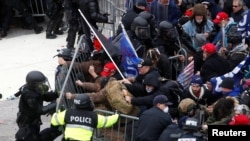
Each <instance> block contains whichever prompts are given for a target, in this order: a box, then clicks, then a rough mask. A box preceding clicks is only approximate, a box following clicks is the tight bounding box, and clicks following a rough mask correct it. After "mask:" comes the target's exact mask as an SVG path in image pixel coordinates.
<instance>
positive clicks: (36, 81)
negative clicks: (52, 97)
mask: <svg viewBox="0 0 250 141" xmlns="http://www.w3.org/2000/svg"><path fill="white" fill-rule="evenodd" d="M46 81H47V78H46V77H45V75H44V74H43V73H42V72H40V71H30V72H29V73H28V74H27V76H26V85H27V87H28V88H31V89H32V88H37V87H38V86H39V85H40V84H43V83H44V82H46Z"/></svg>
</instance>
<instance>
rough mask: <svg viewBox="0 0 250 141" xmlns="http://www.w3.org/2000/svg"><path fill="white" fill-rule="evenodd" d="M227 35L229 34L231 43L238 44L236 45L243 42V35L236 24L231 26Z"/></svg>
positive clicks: (228, 38) (228, 37)
mask: <svg viewBox="0 0 250 141" xmlns="http://www.w3.org/2000/svg"><path fill="white" fill-rule="evenodd" d="M226 35H227V40H228V42H229V43H232V44H236V45H237V44H240V43H242V35H241V34H240V32H239V31H238V28H237V26H236V25H234V26H231V27H230V28H229V30H228V32H227V34H226Z"/></svg>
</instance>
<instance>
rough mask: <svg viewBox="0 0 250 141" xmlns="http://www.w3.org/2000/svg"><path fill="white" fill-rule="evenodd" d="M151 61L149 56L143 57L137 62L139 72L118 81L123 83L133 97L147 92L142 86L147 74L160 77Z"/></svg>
mask: <svg viewBox="0 0 250 141" xmlns="http://www.w3.org/2000/svg"><path fill="white" fill-rule="evenodd" d="M152 65H153V63H152V61H151V60H150V59H149V58H143V59H142V61H141V62H140V63H139V64H138V66H137V67H138V69H139V74H138V76H136V77H129V78H127V79H123V80H121V81H120V82H121V83H123V84H125V86H126V88H127V89H128V91H129V92H130V93H132V94H133V95H134V96H135V97H138V96H144V95H145V94H146V93H147V92H146V90H145V88H144V85H143V81H144V79H145V77H146V76H147V75H149V74H152V75H154V76H155V77H156V78H159V77H160V74H159V72H158V70H157V69H156V68H155V67H153V66H152Z"/></svg>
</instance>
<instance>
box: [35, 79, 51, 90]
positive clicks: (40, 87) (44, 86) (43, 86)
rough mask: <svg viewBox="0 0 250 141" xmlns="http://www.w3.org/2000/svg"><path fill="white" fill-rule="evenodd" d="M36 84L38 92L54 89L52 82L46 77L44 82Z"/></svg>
mask: <svg viewBox="0 0 250 141" xmlns="http://www.w3.org/2000/svg"><path fill="white" fill-rule="evenodd" d="M36 86H37V87H36V90H37V92H39V93H41V94H45V93H47V92H49V91H51V90H52V89H51V86H50V83H49V81H48V79H47V78H46V80H45V81H44V82H39V83H37V85H36Z"/></svg>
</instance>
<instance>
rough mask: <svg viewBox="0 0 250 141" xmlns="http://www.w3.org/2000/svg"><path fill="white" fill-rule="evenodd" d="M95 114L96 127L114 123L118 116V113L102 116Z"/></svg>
mask: <svg viewBox="0 0 250 141" xmlns="http://www.w3.org/2000/svg"><path fill="white" fill-rule="evenodd" d="M97 116H98V117H97V118H98V119H97V120H98V121H97V128H103V127H110V126H112V125H114V124H115V123H116V122H117V121H118V118H119V115H118V114H114V115H112V116H102V115H97Z"/></svg>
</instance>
